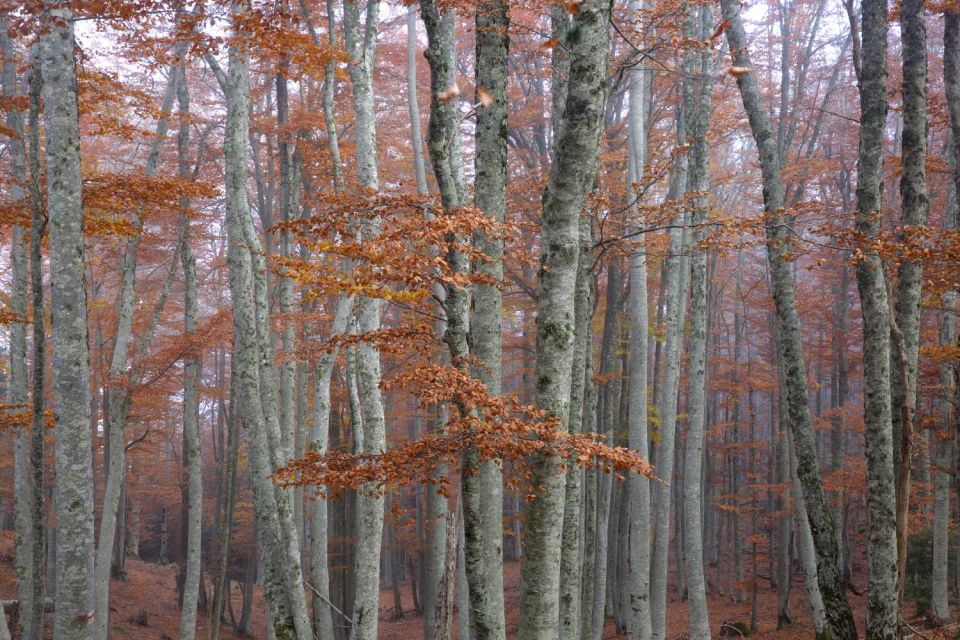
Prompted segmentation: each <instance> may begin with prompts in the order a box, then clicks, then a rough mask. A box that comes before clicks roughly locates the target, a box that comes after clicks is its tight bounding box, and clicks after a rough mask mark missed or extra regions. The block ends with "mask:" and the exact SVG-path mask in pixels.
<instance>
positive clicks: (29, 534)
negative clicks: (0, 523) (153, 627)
mask: <svg viewBox="0 0 960 640" xmlns="http://www.w3.org/2000/svg"><path fill="white" fill-rule="evenodd" d="M8 28H9V27H8V24H7V20H6V19H5V18H0V54H2V56H3V70H2V85H3V87H2V88H3V94H4V96H5V97H7V98H14V97H16V96H18V95H19V94H20V93H21V91H22V89H23V86H22V85H21V86H20V87H18V83H17V57H16V52H15V50H14V45H13V41H12V40H11V39H10V37H9V35H8V33H7V29H8ZM35 73H37V70H36V69H34V70H31V71H30V74H31V75H34V74H35ZM23 116H24V114H23V111H22V110H21V109H19V108H16V107H13V108H11V109H9V110H8V111H7V116H6V123H7V129H8V131H9V132H10V133H9V134H8V140H7V143H8V147H7V148H8V153H9V156H10V165H11V171H12V174H13V184H12V185H11V187H10V196H11V199H12V200H13V202H15V203H17V204H21V205H22V204H26V203H27V202H29V201H32V199H33V198H32V197H30V196H29V194H28V190H27V188H26V187H27V185H28V184H29V177H28V169H27V149H26V144H25V143H26V139H27V138H26V132H25V130H24V117H23ZM28 197H30V200H28ZM31 205H33V203H32V202H31ZM34 208H35V207H34V206H31V211H32V210H33V209H34ZM41 233H43V229H42V227H40V226H39V225H35V226H34V228H33V229H31V230H30V235H31V264H29V266H28V258H27V229H25V228H24V227H23V226H22V225H19V224H16V225H14V226H13V233H12V237H11V247H10V262H11V272H12V273H11V280H12V282H11V284H12V290H11V292H10V303H9V304H10V310H11V311H12V312H13V313H15V314H16V315H17V316H18V319H17V321H15V322H12V323H11V324H10V329H9V331H10V387H9V398H8V401H9V403H10V404H11V405H12V407H11V409H10V411H11V412H12V413H20V414H25V413H26V411H28V410H29V409H33V410H34V411H36V410H37V406H36V400H34V403H33V404H32V405H31V404H30V403H29V401H30V393H29V391H28V386H29V373H28V369H27V322H28V314H27V283H28V280H35V279H36V278H37V277H42V276H41V274H40V273H39V271H38V270H39V269H40V268H41V265H40V264H39V263H38V262H36V261H34V260H32V253H33V251H32V247H33V240H32V237H33V236H38V237H39V234H41ZM33 272H36V273H33ZM32 293H35V292H32ZM34 303H36V298H35V297H34ZM33 324H34V332H33V336H34V339H35V340H36V338H37V333H38V329H39V332H40V336H41V338H42V339H44V340H45V339H46V338H45V336H43V333H42V332H43V297H42V292H41V297H40V305H39V306H35V307H34V313H33ZM42 348H43V347H42V346H40V349H42ZM35 364H36V363H35ZM40 367H41V368H40V375H41V376H42V368H43V365H42V361H41V364H40ZM36 379H37V378H36V377H35V378H34V384H36ZM39 379H40V382H41V384H42V382H43V378H42V377H40V378H39ZM33 393H34V395H36V394H37V388H36V386H34V388H33ZM42 396H43V387H42V386H41V387H40V397H39V399H40V405H39V406H40V420H39V421H38V420H37V419H36V417H34V418H33V419H32V420H31V425H30V428H27V426H26V425H21V426H20V427H19V428H18V429H17V432H16V435H15V436H14V475H13V482H14V487H13V499H14V530H15V544H14V564H15V568H16V574H17V598H18V600H19V611H20V635H21V637H22V638H24V640H39V638H40V636H41V635H42V632H43V582H44V581H43V578H44V567H43V539H44V536H43V534H44V523H43V423H42V419H43V418H42V412H43V403H42ZM38 423H39V426H38ZM38 430H39V431H38ZM37 436H39V438H38V437H37ZM38 439H39V446H40V448H39V450H38V449H37V448H36V442H37V440H38ZM38 454H39V455H38ZM38 483H39V484H38ZM0 617H2V616H0ZM0 627H4V628H5V623H4V624H2V625H0ZM2 631H3V630H2V629H0V634H2ZM7 637H8V638H9V632H7Z"/></svg>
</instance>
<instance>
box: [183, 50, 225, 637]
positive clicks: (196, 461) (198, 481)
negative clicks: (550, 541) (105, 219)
mask: <svg viewBox="0 0 960 640" xmlns="http://www.w3.org/2000/svg"><path fill="white" fill-rule="evenodd" d="M177 72H178V73H179V74H180V82H179V86H178V88H177V98H178V105H179V110H178V113H179V116H180V127H179V131H178V135H177V167H178V172H179V175H180V178H181V179H182V180H189V178H190V167H189V164H188V162H189V160H188V158H189V150H190V122H189V117H190V95H189V91H188V89H187V76H186V68H185V67H180V68H179V69H178V70H177ZM189 208H190V201H189V199H187V198H182V199H181V200H180V209H181V213H180V238H179V239H178V242H179V244H180V260H181V266H182V267H183V281H184V294H183V328H184V335H185V336H186V338H187V340H188V341H189V342H190V343H192V342H193V340H194V339H195V336H196V331H197V261H196V258H195V257H194V255H193V249H192V247H191V245H190V218H189V217H188V214H187V213H186V212H187V210H188V209H189ZM188 349H189V352H188V354H189V355H188V356H187V357H186V358H185V359H184V363H183V440H184V445H185V446H184V449H185V451H186V454H187V459H186V460H185V461H184V462H185V464H186V466H187V487H188V491H187V495H188V498H189V509H188V511H187V517H188V523H187V548H186V550H185V556H186V565H185V571H184V580H183V601H182V603H181V609H180V640H194V638H196V635H197V600H198V598H199V593H200V568H201V567H200V564H201V557H200V553H201V548H200V546H201V543H202V534H203V458H202V455H201V452H200V381H201V379H200V355H199V352H198V349H197V346H196V345H194V344H189V346H188ZM214 615H219V611H217V612H215V613H214Z"/></svg>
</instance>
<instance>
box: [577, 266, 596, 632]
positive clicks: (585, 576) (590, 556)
mask: <svg viewBox="0 0 960 640" xmlns="http://www.w3.org/2000/svg"><path fill="white" fill-rule="evenodd" d="M591 288H592V284H591ZM583 388H584V392H583V424H582V426H581V428H580V429H581V431H582V432H583V433H594V432H596V423H597V396H596V386H595V385H594V382H593V349H592V348H591V349H590V350H589V351H588V353H587V357H586V358H585V359H584V373H583ZM582 516H583V548H582V550H581V552H580V556H581V558H582V561H583V567H582V569H581V577H580V636H579V638H580V640H588V637H592V632H593V586H594V578H595V574H596V562H597V557H596V553H597V552H596V547H597V474H596V473H595V470H590V469H587V470H585V471H584V472H583V509H582Z"/></svg>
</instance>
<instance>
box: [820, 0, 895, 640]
mask: <svg viewBox="0 0 960 640" xmlns="http://www.w3.org/2000/svg"><path fill="white" fill-rule="evenodd" d="M862 16H863V17H862V21H863V54H862V59H861V63H860V68H861V72H860V114H861V116H860V158H859V165H858V176H857V217H856V221H857V224H856V228H857V233H858V234H859V235H860V237H861V238H862V241H863V242H864V245H863V246H862V247H861V248H860V251H861V254H862V255H861V257H860V259H859V260H858V262H857V287H858V289H859V290H860V309H861V314H862V316H863V372H864V373H863V386H864V389H863V391H864V422H865V423H866V433H865V440H866V455H867V514H868V525H867V526H868V531H867V556H868V558H869V564H870V581H869V584H868V587H867V635H868V637H870V638H871V639H872V640H892V639H893V638H897V637H898V636H899V625H898V622H899V612H898V610H897V609H898V600H899V599H898V587H897V582H898V581H897V522H896V520H897V519H896V515H895V514H896V509H897V496H896V489H895V486H894V476H895V467H894V459H893V458H894V444H893V424H892V422H891V420H892V418H891V408H890V333H891V318H890V305H889V301H888V298H887V285H886V278H885V275H884V270H883V263H882V261H881V259H880V256H879V255H878V254H877V252H876V249H875V248H874V246H873V243H874V242H875V240H876V239H877V237H878V235H879V232H880V227H881V217H880V207H881V192H882V189H883V141H884V127H885V124H886V118H887V2H886V0H866V1H865V2H864V3H863V7H862ZM809 506H810V505H808V507H809Z"/></svg>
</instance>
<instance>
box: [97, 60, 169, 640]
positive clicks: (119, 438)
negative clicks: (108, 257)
mask: <svg viewBox="0 0 960 640" xmlns="http://www.w3.org/2000/svg"><path fill="white" fill-rule="evenodd" d="M185 48H186V44H185V43H178V45H177V46H176V48H175V54H174V55H175V58H176V59H178V60H179V59H180V58H181V57H182V55H183V53H184V51H185ZM179 76H180V74H179V71H178V69H177V67H176V66H172V67H170V70H169V73H168V77H167V86H166V88H165V90H164V93H163V99H162V102H161V105H160V117H159V118H158V119H157V124H156V130H155V137H154V140H153V142H152V144H151V146H150V151H149V154H148V156H147V161H146V164H145V166H144V173H145V174H146V176H147V178H153V177H155V176H156V174H157V166H158V164H159V161H160V150H161V146H162V144H163V142H164V140H165V139H166V135H167V128H168V124H169V117H170V112H171V110H172V108H173V101H174V98H175V97H176V90H177V83H178V80H179ZM134 225H135V226H136V232H135V235H133V236H132V237H131V238H130V239H129V240H128V241H127V246H126V248H125V251H124V255H123V262H122V265H121V274H120V276H121V284H120V291H119V292H118V294H117V328H116V335H115V337H114V345H113V354H112V355H111V357H110V367H109V375H110V378H111V379H121V380H124V382H125V383H126V384H124V385H122V386H117V387H112V388H107V389H106V390H105V406H106V408H107V410H106V411H105V412H104V413H105V416H104V422H105V427H104V429H105V434H104V443H105V444H104V475H105V483H104V491H103V509H102V512H101V514H100V531H99V537H98V538H97V556H96V563H95V576H94V581H95V585H96V589H97V596H96V607H95V619H94V636H95V638H96V640H106V638H107V634H108V632H109V625H110V573H111V571H110V569H111V566H112V564H113V557H114V556H113V549H114V545H115V544H116V536H117V521H118V514H119V510H120V498H121V494H122V493H123V485H124V479H125V476H126V464H127V463H126V444H125V442H124V430H125V426H126V422H127V416H128V414H129V411H130V404H131V399H132V393H133V389H132V383H133V382H134V381H135V377H134V376H135V375H136V374H135V373H134V371H135V369H137V368H138V367H136V366H130V364H129V362H128V360H129V355H130V346H131V342H132V341H133V335H134V334H133V316H134V309H135V305H136V274H137V253H138V251H139V247H140V239H141V237H142V232H143V229H142V226H143V223H142V220H141V219H140V215H139V213H135V215H134ZM178 248H179V247H178ZM175 262H176V259H174V264H173V265H172V266H171V270H170V273H171V274H172V273H173V272H174V271H175V269H176V264H175ZM148 333H149V332H148ZM140 343H141V344H140V346H141V348H140V350H139V353H138V358H142V356H143V354H144V353H145V352H146V351H147V350H148V348H149V338H147V337H146V334H145V335H142V336H141V337H140ZM144 347H146V348H144Z"/></svg>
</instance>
